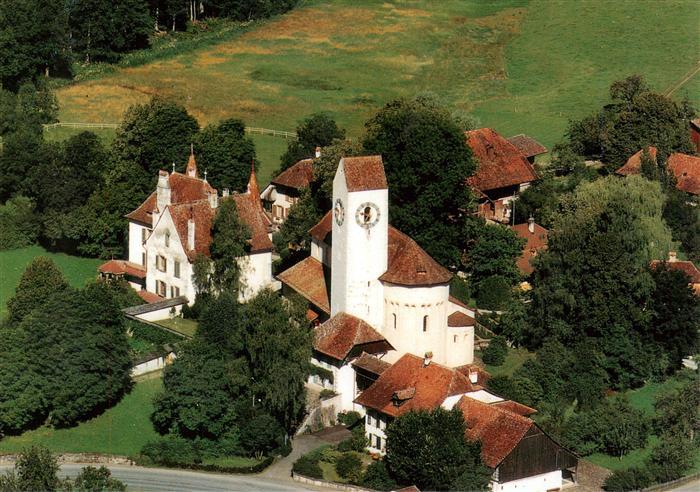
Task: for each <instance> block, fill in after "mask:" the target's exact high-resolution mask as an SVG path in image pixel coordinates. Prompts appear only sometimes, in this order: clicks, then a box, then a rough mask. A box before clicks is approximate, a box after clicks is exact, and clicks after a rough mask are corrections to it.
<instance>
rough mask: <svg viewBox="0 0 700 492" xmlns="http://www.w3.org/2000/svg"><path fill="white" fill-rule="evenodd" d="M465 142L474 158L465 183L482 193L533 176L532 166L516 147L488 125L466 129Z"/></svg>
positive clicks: (524, 180) (521, 181)
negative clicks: (474, 165)
mask: <svg viewBox="0 0 700 492" xmlns="http://www.w3.org/2000/svg"><path fill="white" fill-rule="evenodd" d="M466 138H467V144H468V145H469V147H470V148H471V149H472V152H473V154H474V157H476V159H477V161H478V165H477V168H476V173H475V174H474V175H473V176H470V177H469V178H467V183H468V184H469V185H471V186H473V187H474V188H476V189H478V190H479V191H482V192H485V191H488V190H495V189H497V188H504V187H507V186H514V185H519V184H521V183H528V182H530V181H535V180H536V179H537V174H536V173H535V169H534V168H533V167H532V165H531V164H530V163H529V162H528V160H527V159H526V158H525V156H523V154H521V153H520V150H518V148H517V147H516V146H515V145H513V144H512V143H510V142H509V141H508V140H506V139H505V138H503V137H502V136H501V135H499V134H498V133H496V132H495V131H493V130H492V129H490V128H480V129H479V130H471V131H468V132H466Z"/></svg>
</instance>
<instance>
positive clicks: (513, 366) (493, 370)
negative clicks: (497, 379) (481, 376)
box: [486, 348, 534, 376]
mask: <svg viewBox="0 0 700 492" xmlns="http://www.w3.org/2000/svg"><path fill="white" fill-rule="evenodd" d="M533 357H534V354H533V353H532V352H528V351H527V349H524V348H517V349H514V348H509V349H508V355H507V356H506V360H505V361H504V362H503V364H501V365H500V366H489V365H486V371H487V372H488V373H489V374H490V375H491V376H512V375H513V373H514V372H515V371H516V370H517V369H518V368H519V367H520V366H522V365H523V364H524V363H525V361H527V360H528V359H532V358H533Z"/></svg>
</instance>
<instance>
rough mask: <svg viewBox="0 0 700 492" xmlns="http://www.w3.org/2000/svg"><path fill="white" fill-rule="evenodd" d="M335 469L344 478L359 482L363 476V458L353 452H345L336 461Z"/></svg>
mask: <svg viewBox="0 0 700 492" xmlns="http://www.w3.org/2000/svg"><path fill="white" fill-rule="evenodd" d="M335 471H336V472H338V475H340V476H341V477H342V478H346V479H347V480H349V481H350V482H352V483H358V482H359V481H360V478H361V477H362V460H361V459H360V457H359V456H357V455H356V454H355V453H353V452H349V453H343V454H342V455H341V456H340V457H339V458H338V459H337V460H336V462H335Z"/></svg>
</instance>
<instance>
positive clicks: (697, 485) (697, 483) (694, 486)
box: [669, 480, 700, 492]
mask: <svg viewBox="0 0 700 492" xmlns="http://www.w3.org/2000/svg"><path fill="white" fill-rule="evenodd" d="M698 490H700V480H694V481H692V482H688V483H686V484H683V485H679V486H678V487H676V488H674V489H669V492H698Z"/></svg>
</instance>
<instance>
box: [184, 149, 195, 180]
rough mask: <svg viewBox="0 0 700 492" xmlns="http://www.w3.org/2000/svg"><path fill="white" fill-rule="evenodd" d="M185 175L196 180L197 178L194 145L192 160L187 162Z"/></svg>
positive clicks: (191, 150)
mask: <svg viewBox="0 0 700 492" xmlns="http://www.w3.org/2000/svg"><path fill="white" fill-rule="evenodd" d="M185 175H186V176H190V177H191V178H196V177H198V176H197V160H196V159H195V158H194V145H192V144H190V159H189V160H188V161H187V169H185Z"/></svg>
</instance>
